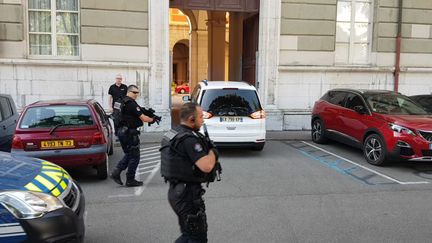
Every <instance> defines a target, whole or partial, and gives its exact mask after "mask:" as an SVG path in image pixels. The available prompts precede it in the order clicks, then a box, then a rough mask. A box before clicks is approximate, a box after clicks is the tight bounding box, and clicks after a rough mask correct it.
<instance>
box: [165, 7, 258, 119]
mask: <svg viewBox="0 0 432 243" xmlns="http://www.w3.org/2000/svg"><path fill="white" fill-rule="evenodd" d="M169 4H170V46H171V48H172V49H171V51H172V55H173V56H172V63H171V65H172V67H171V68H172V70H173V74H172V80H173V81H174V82H177V81H175V80H177V79H178V76H176V75H178V71H177V70H178V69H179V65H178V64H176V61H175V52H176V51H175V49H174V45H175V44H176V43H177V40H179V39H180V38H182V39H183V40H185V41H186V42H189V58H188V62H189V65H188V70H189V72H188V74H189V75H188V76H187V83H188V84H189V88H190V90H193V88H194V86H195V85H196V84H197V83H198V82H199V81H200V80H202V79H207V80H209V81H219V80H225V81H246V82H248V83H250V84H252V85H256V81H257V74H258V69H257V65H256V63H257V55H258V43H259V38H258V34H259V5H260V4H259V0H239V1H235V3H233V1H229V0H218V1H216V0H208V1H196V0H171V1H170V2H169ZM182 35H183V36H182ZM175 85H178V84H175ZM173 86H174V85H173ZM177 96H178V94H176V93H175V92H174V93H172V99H171V100H172V104H171V109H172V110H175V107H174V106H175V105H174V103H175V101H176V100H178V98H177ZM174 113H175V112H172V116H173V118H172V121H173V124H172V125H173V126H174V125H176V124H175V123H176V122H177V121H178V119H176V118H175V116H176V114H174Z"/></svg>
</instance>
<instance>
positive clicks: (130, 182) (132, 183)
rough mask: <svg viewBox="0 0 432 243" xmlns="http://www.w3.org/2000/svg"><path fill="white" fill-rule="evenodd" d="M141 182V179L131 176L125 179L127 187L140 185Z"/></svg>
mask: <svg viewBox="0 0 432 243" xmlns="http://www.w3.org/2000/svg"><path fill="white" fill-rule="evenodd" d="M142 185H143V182H142V181H137V180H135V178H131V179H129V178H128V179H127V180H126V186H128V187H134V186H142Z"/></svg>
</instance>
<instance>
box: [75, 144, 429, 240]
mask: <svg viewBox="0 0 432 243" xmlns="http://www.w3.org/2000/svg"><path fill="white" fill-rule="evenodd" d="M157 149H158V144H145V145H142V151H141V154H142V156H141V159H142V161H141V164H140V169H139V171H140V175H139V177H140V179H141V180H143V181H144V182H145V185H144V186H143V187H140V188H126V187H122V186H118V185H117V184H115V183H114V182H113V181H111V180H105V181H98V180H97V179H95V178H94V177H95V174H94V173H95V172H94V171H93V170H79V171H72V172H71V174H72V176H73V177H74V178H75V179H76V180H78V181H79V183H80V185H81V186H82V187H83V190H84V193H85V196H86V200H87V205H86V206H87V208H86V211H87V212H86V231H87V234H86V242H173V241H174V239H176V238H177V237H178V236H179V229H178V226H177V219H176V217H175V215H174V213H173V212H172V210H171V208H170V207H169V204H168V202H167V190H168V186H167V185H166V184H165V183H164V182H163V180H162V178H161V177H160V172H159V160H160V157H159V154H158V151H157ZM121 155H122V152H121V151H120V150H119V148H116V150H115V154H114V155H113V156H111V157H110V164H111V168H112V167H113V166H114V165H115V162H116V161H118V160H119V159H120V157H121ZM221 162H222V166H223V174H222V181H221V182H216V183H213V184H211V185H210V187H209V188H208V189H207V193H206V194H205V200H206V204H207V217H208V224H209V242H248V243H250V242H430V241H431V239H432V232H431V230H430V228H431V224H432V204H431V203H430V202H431V201H432V193H431V189H432V163H427V164H426V163H400V162H399V163H395V164H393V165H392V166H388V167H375V166H371V165H368V164H367V163H366V162H365V160H364V159H363V157H362V154H361V151H359V150H356V149H351V148H349V147H347V146H344V145H339V144H337V143H330V144H328V145H324V146H323V145H320V146H316V145H315V144H312V142H310V141H305V142H303V141H268V142H267V144H266V147H265V148H264V150H263V151H262V152H256V151H249V150H222V151H221Z"/></svg>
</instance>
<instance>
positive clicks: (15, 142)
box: [12, 135, 24, 149]
mask: <svg viewBox="0 0 432 243" xmlns="http://www.w3.org/2000/svg"><path fill="white" fill-rule="evenodd" d="M12 148H13V149H24V144H23V142H22V140H21V138H20V137H19V136H17V135H14V136H13V139H12Z"/></svg>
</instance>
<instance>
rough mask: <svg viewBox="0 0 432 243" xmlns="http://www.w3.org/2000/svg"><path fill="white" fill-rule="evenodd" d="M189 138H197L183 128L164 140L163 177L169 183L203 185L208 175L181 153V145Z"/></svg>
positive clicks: (162, 151)
mask: <svg viewBox="0 0 432 243" xmlns="http://www.w3.org/2000/svg"><path fill="white" fill-rule="evenodd" d="M188 137H195V135H194V134H193V133H192V131H191V130H188V129H186V128H182V127H181V126H179V128H178V129H176V130H173V129H171V130H170V131H169V132H168V133H166V134H165V135H164V137H163V139H162V144H161V148H160V151H161V175H162V177H164V178H165V179H166V180H168V181H180V182H193V183H194V182H195V183H203V182H205V181H206V174H205V173H203V172H202V171H201V170H199V169H198V168H196V167H195V164H194V163H193V162H192V161H191V160H190V158H189V157H188V156H187V154H186V153H185V152H183V151H179V148H178V147H179V146H178V145H179V144H180V143H181V142H183V141H184V140H185V139H186V138H188Z"/></svg>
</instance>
